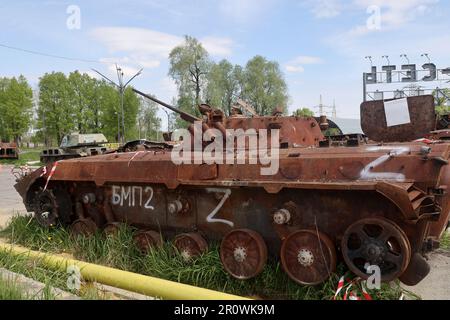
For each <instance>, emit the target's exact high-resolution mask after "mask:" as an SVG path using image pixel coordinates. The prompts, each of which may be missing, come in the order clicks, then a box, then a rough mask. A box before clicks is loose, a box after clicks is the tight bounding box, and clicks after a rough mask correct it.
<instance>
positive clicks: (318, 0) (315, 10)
mask: <svg viewBox="0 0 450 320" xmlns="http://www.w3.org/2000/svg"><path fill="white" fill-rule="evenodd" d="M303 5H304V6H306V7H308V8H310V11H311V13H312V14H314V16H315V17H316V18H319V19H321V18H332V17H335V16H338V15H339V14H340V13H341V10H342V4H341V1H340V0H306V1H303Z"/></svg>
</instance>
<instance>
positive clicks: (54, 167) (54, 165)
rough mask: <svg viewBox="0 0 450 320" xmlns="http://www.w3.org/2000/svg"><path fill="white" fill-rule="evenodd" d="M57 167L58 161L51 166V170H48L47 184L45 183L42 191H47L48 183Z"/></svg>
mask: <svg viewBox="0 0 450 320" xmlns="http://www.w3.org/2000/svg"><path fill="white" fill-rule="evenodd" d="M57 166H58V161H56V162H55V163H54V164H53V167H52V170H50V174H49V175H48V178H47V182H46V183H45V187H44V191H45V190H47V187H48V183H49V182H50V179H51V178H52V177H53V175H54V174H55V171H56V167H57ZM45 171H47V169H45Z"/></svg>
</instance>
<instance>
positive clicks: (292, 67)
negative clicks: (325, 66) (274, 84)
mask: <svg viewBox="0 0 450 320" xmlns="http://www.w3.org/2000/svg"><path fill="white" fill-rule="evenodd" d="M321 63H323V60H322V59H321V58H320V57H313V56H298V57H296V58H294V59H292V60H291V61H289V62H288V63H286V66H285V69H286V71H287V72H290V73H300V72H304V71H305V68H304V67H303V66H304V65H310V64H321Z"/></svg>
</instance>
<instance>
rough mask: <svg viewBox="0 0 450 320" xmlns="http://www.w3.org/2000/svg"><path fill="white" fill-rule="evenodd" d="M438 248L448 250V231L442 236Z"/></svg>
mask: <svg viewBox="0 0 450 320" xmlns="http://www.w3.org/2000/svg"><path fill="white" fill-rule="evenodd" d="M440 247H441V248H442V249H444V250H449V249H450V230H447V231H446V232H444V235H443V236H442V239H441V242H440Z"/></svg>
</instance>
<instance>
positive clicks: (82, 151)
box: [40, 133, 108, 163]
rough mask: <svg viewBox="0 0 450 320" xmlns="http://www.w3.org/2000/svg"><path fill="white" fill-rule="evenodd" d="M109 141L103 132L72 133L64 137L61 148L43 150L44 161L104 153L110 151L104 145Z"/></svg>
mask: <svg viewBox="0 0 450 320" xmlns="http://www.w3.org/2000/svg"><path fill="white" fill-rule="evenodd" d="M107 143H108V140H107V139H106V137H105V136H104V135H103V134H101V133H90V134H80V133H72V134H69V135H66V136H64V137H63V139H62V141H61V145H60V146H59V148H49V149H45V150H43V151H42V152H41V155H40V159H41V162H42V163H49V162H55V161H59V160H65V159H73V158H81V157H88V156H95V155H99V154H103V153H105V152H106V151H108V149H107V147H106V146H104V145H105V144H107Z"/></svg>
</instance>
